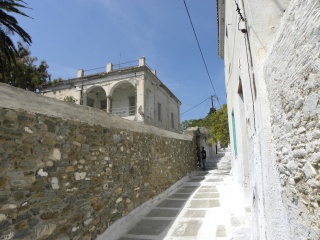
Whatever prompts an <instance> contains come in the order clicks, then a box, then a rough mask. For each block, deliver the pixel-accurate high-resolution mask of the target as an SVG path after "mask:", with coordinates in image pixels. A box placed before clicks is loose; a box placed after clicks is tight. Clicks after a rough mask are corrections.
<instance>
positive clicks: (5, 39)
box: [0, 0, 32, 82]
mask: <svg viewBox="0 0 320 240" xmlns="http://www.w3.org/2000/svg"><path fill="white" fill-rule="evenodd" d="M25 5H27V4H26V3H25V2H24V1H22V0H0V53H3V54H1V55H2V56H3V57H5V58H6V59H4V58H3V57H2V58H1V57H0V68H1V74H3V71H4V69H3V67H4V62H6V61H8V62H14V63H15V56H16V54H17V48H16V46H15V45H14V43H13V41H12V40H11V38H10V35H13V34H15V33H16V34H18V35H19V36H20V37H21V38H22V40H23V41H24V42H25V43H27V44H29V45H30V44H31V42H32V40H31V37H30V35H29V34H28V33H26V32H25V31H24V30H23V29H22V28H21V27H20V26H19V24H18V21H17V20H16V19H15V18H14V17H13V16H11V15H9V14H8V13H16V14H19V15H22V16H25V17H29V16H28V15H27V14H25V13H23V12H21V11H20V10H19V8H27V7H26V6H25ZM3 79H4V81H5V78H4V76H3ZM5 82H6V81H5Z"/></svg>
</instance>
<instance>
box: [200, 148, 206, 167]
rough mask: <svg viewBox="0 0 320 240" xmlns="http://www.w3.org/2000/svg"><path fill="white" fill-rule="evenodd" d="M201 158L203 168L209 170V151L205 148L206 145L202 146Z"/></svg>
mask: <svg viewBox="0 0 320 240" xmlns="http://www.w3.org/2000/svg"><path fill="white" fill-rule="evenodd" d="M201 158H202V170H203V171H204V170H207V168H206V161H207V152H206V150H204V147H202V151H201Z"/></svg>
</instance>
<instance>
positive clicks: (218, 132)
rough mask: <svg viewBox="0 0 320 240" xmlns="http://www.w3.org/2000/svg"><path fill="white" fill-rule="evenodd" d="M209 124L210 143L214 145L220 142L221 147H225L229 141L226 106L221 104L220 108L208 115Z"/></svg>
mask: <svg viewBox="0 0 320 240" xmlns="http://www.w3.org/2000/svg"><path fill="white" fill-rule="evenodd" d="M210 124H211V128H210V129H211V142H212V143H214V144H216V143H217V142H218V141H220V143H221V145H222V147H227V146H228V144H229V141H230V137H229V124H228V108H227V104H223V105H222V108H220V109H219V110H217V111H216V112H215V113H213V114H210Z"/></svg>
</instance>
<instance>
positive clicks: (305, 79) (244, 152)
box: [217, 0, 320, 240]
mask: <svg viewBox="0 0 320 240" xmlns="http://www.w3.org/2000/svg"><path fill="white" fill-rule="evenodd" d="M319 13H320V1H319V0H306V1H299V0H274V1H265V0H217V18H218V31H219V56H220V57H221V58H222V59H223V60H224V72H225V84H226V92H227V103H228V117H229V130H230V145H231V147H232V173H233V175H234V176H235V178H236V179H237V181H238V187H239V189H240V191H241V192H242V193H243V197H244V201H245V202H246V204H247V205H248V209H249V208H250V209H251V216H252V225H251V226H250V227H251V239H284V240H287V239H320V230H319V227H318V226H319V225H320V218H319V216H320V215H319V213H320V201H319V200H320V192H319V188H320V182H319V179H320V175H319V161H320V155H319V146H320V141H319V137H320V124H319V119H320V117H319V114H320V106H319V104H320V97H319V96H320V92H319V89H320V87H319V86H320V84H319V82H320V81H319V79H320V58H319V54H320V42H319V39H320V31H319V29H320V28H319V26H320V25H319V23H320V14H319ZM318 132H319V137H318V135H317V133H318ZM313 183H314V184H313Z"/></svg>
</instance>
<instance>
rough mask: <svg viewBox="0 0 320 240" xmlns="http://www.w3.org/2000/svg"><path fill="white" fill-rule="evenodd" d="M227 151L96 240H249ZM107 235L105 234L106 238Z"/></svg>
mask: <svg viewBox="0 0 320 240" xmlns="http://www.w3.org/2000/svg"><path fill="white" fill-rule="evenodd" d="M229 154H230V153H228V152H226V153H219V154H218V156H217V157H215V158H213V159H209V160H208V162H207V171H202V170H201V169H200V168H199V170H198V171H196V172H195V174H193V175H192V176H190V178H189V179H188V180H186V181H184V182H183V183H182V184H180V185H179V186H177V187H175V188H174V189H173V190H171V192H170V193H169V194H167V195H166V196H164V197H163V199H160V201H158V202H157V203H156V204H155V205H154V206H151V207H149V209H148V211H146V214H143V215H142V216H140V217H139V218H133V219H132V220H131V222H132V223H131V224H130V223H129V224H128V223H127V225H126V227H123V228H121V227H119V228H118V230H117V233H116V234H115V233H114V232H113V234H111V235H113V236H117V237H111V238H110V236H111V235H110V234H108V232H106V233H105V234H103V235H101V236H100V237H99V238H98V239H99V240H103V239H106V240H113V239H117V240H137V239H140V240H160V239H161V240H162V239H166V240H191V239H192V240H194V239H198V240H206V239H210V240H214V239H216V240H225V239H234V240H240V239H241V240H245V239H250V231H249V228H248V225H249V224H250V213H249V212H248V210H247V211H246V210H245V208H244V206H243V204H242V202H241V200H240V199H241V197H240V196H239V195H238V194H237V189H236V187H235V182H234V180H233V177H232V176H231V175H230V168H231V166H230V155H229ZM108 236H109V237H108Z"/></svg>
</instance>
